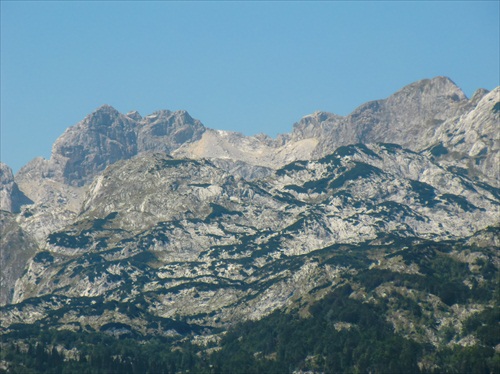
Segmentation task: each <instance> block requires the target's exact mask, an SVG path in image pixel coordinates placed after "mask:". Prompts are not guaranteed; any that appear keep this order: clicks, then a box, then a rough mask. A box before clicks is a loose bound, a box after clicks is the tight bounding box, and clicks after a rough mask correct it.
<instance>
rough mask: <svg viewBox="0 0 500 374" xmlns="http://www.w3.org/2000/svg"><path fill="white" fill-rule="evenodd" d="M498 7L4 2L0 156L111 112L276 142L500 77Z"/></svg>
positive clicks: (48, 141)
mask: <svg viewBox="0 0 500 374" xmlns="http://www.w3.org/2000/svg"><path fill="white" fill-rule="evenodd" d="M499 4H500V3H499V2H498V1H489V2H479V1H471V2H467V1H456V2H455V1H443V2H432V1H425V2H403V1H387V2H383V1H368V2H341V1H334V2H300V1H295V2H284V1H276V2H257V1H255V2H229V1H227V2H226V1H221V2H166V1H165V2H162V1H155V2H134V1H125V2H119V1H109V2H98V1H87V2H86V1H82V2H63V1H54V2H43V1H40V2H21V1H1V55H0V57H1V65H0V66H1V160H2V162H5V163H7V164H8V165H9V166H11V167H12V168H13V169H14V170H15V171H17V170H18V169H19V168H20V167H21V166H23V165H24V164H26V163H27V162H28V161H29V160H31V159H32V158H34V157H36V156H43V157H46V158H48V157H50V150H51V145H52V143H53V142H54V141H55V139H56V138H57V137H58V136H59V135H61V134H62V132H63V131H64V130H65V129H66V128H67V127H69V126H71V125H74V124H75V123H77V122H79V121H80V120H81V119H83V118H84V117H85V116H86V115H87V114H89V113H90V112H92V111H93V110H94V109H96V108H97V107H99V106H100V105H102V104H109V105H112V106H114V107H115V108H116V109H118V110H119V111H121V112H124V113H125V112H127V111H129V110H132V109H135V110H138V111H139V112H140V113H141V114H142V115H147V114H150V113H152V112H154V111H155V110H159V109H170V110H178V109H185V110H187V111H188V112H189V113H190V114H191V115H192V116H193V117H195V118H198V119H200V120H201V121H202V122H203V123H204V124H205V126H207V127H211V128H216V129H224V130H234V131H240V132H243V133H244V134H247V135H253V134H256V133H259V132H264V133H267V134H269V135H271V136H275V135H276V134H278V133H283V132H289V131H290V130H291V128H292V125H293V123H294V122H296V121H298V120H299V119H300V118H301V117H302V116H304V115H307V114H309V113H312V112H314V111H316V110H322V111H329V112H333V113H337V114H341V115H345V114H349V113H350V112H351V111H352V110H354V109H355V108H356V107H357V106H358V105H360V104H362V103H364V102H366V101H369V100H375V99H380V98H384V97H387V96H388V95H390V94H392V93H393V92H395V91H397V90H398V89H400V88H401V87H403V86H405V85H407V84H409V83H412V82H414V81H417V80H420V79H423V78H431V77H434V76H437V75H445V76H448V77H450V78H451V79H452V80H453V81H454V82H455V83H456V84H457V85H458V86H460V87H461V88H462V89H463V90H464V92H465V93H466V94H467V95H468V96H471V95H472V94H473V92H474V91H475V90H476V89H477V88H480V87H484V88H487V89H492V88H494V87H496V86H498V85H499V84H500V83H499V70H500V62H499V54H500V52H499V45H500V41H499V34H500V26H499V13H500V9H499V6H500V5H499Z"/></svg>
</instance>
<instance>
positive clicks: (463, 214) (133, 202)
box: [3, 144, 500, 330]
mask: <svg viewBox="0 0 500 374" xmlns="http://www.w3.org/2000/svg"><path fill="white" fill-rule="evenodd" d="M496 193H497V191H496V190H494V189H492V188H491V187H488V186H487V185H484V186H483V185H479V184H475V183H474V182H473V181H472V180H471V179H469V178H468V177H467V176H464V175H459V174H456V173H454V172H453V171H449V170H446V169H443V168H441V167H440V166H438V165H437V164H435V163H433V162H432V161H430V160H429V159H428V158H427V157H425V156H423V155H419V154H417V153H414V152H411V151H408V150H405V149H403V148H402V147H399V146H396V145H391V144H376V145H371V146H365V145H354V146H346V147H340V148H339V149H338V150H337V151H336V152H335V153H333V154H332V155H329V156H327V157H325V158H322V159H320V160H317V161H300V162H295V163H292V164H289V165H287V166H286V167H284V168H282V169H279V170H278V171H276V172H275V173H273V174H272V175H271V176H269V177H267V178H266V179H264V180H260V181H254V182H252V183H249V182H247V181H245V180H244V179H242V178H235V177H233V176H231V175H229V174H228V173H226V172H224V171H223V170H221V169H218V168H217V167H215V166H214V165H213V164H212V163H211V162H209V161H206V160H199V161H196V160H189V159H173V158H171V157H168V156H166V155H161V154H157V155H146V154H145V155H141V156H138V157H135V158H133V159H131V160H128V161H120V162H118V163H115V164H114V165H112V166H111V167H109V168H108V169H106V171H105V172H104V173H103V174H101V175H100V176H99V177H97V178H96V179H95V180H94V182H93V183H92V184H91V185H90V186H89V188H88V190H87V193H86V196H85V199H84V202H83V204H82V210H81V213H80V214H79V216H78V217H77V218H76V220H75V221H74V222H73V223H72V224H71V225H68V226H66V227H65V228H64V229H63V230H60V231H57V232H53V233H51V234H49V236H48V240H47V242H46V244H45V246H44V248H43V249H42V251H41V252H39V253H38V254H37V255H36V256H35V257H34V258H33V260H31V261H30V263H29V264H28V266H27V272H26V273H25V274H24V275H23V276H22V277H21V279H20V280H19V281H18V282H17V284H16V287H15V292H14V296H13V302H14V303H20V302H22V301H23V300H27V299H28V298H32V297H43V296H44V295H47V296H48V295H54V296H57V297H58V298H64V300H70V299H73V298H81V297H87V298H90V299H89V300H95V301H96V302H99V303H105V304H106V303H110V302H120V303H132V304H135V303H137V302H138V300H139V298H140V299H141V300H142V301H141V303H143V304H144V308H145V309H144V310H145V311H147V313H149V314H150V315H152V316H154V317H155V318H174V317H175V316H185V317H189V318H194V320H195V321H196V323H197V324H200V325H207V326H221V325H225V324H228V323H233V322H234V321H240V320H244V319H247V318H250V319H260V318H262V317H264V316H266V315H268V314H269V313H270V312H272V311H273V310H275V309H277V308H282V307H284V306H286V305H292V304H293V302H294V300H296V299H297V298H301V297H307V295H308V294H309V293H310V292H311V290H312V289H313V288H316V287H326V286H327V285H331V284H332V282H333V284H336V283H338V282H340V281H342V280H343V279H344V278H345V277H346V276H347V274H348V273H349V272H350V271H352V269H351V268H349V267H347V268H345V267H321V266H318V264H317V263H315V262H314V261H313V257H314V256H316V253H318V251H327V252H328V251H330V250H331V248H334V247H335V246H339V245H356V244H357V243H374V242H376V241H377V240H380V239H381V238H383V237H387V236H388V237H392V238H393V239H391V240H393V241H394V240H397V241H401V240H404V239H405V238H420V240H432V241H442V240H458V239H461V238H465V237H469V236H471V235H474V234H475V233H476V232H479V231H481V230H486V229H487V228H488V227H489V226H492V225H495V224H496V223H497V218H498V217H497V211H498V208H499V206H500V200H499V198H498V195H496ZM382 240H386V239H382ZM292 265H293V271H292V270H291V269H292V268H290V267H289V266H292ZM271 269H273V270H271ZM287 295H288V296H287ZM290 295H293V297H292V296H290ZM18 308H21V310H19V309H18ZM54 308H56V309H58V308H59V307H57V306H55V307H54ZM9 310H10V312H8V313H7V314H6V315H5V318H4V319H3V321H4V322H3V323H4V327H8V325H9V324H10V323H13V322H14V321H15V318H14V316H15V315H18V314H19V313H21V314H22V313H23V312H22V307H16V308H14V309H9ZM49 310H50V307H49ZM46 313H48V311H45V312H44V313H41V314H40V318H44V316H46V315H47V314H46ZM68 313H69V314H64V313H63V314H61V313H59V315H61V319H60V320H59V321H58V322H57V323H63V322H64V323H69V322H71V323H81V321H83V319H82V318H84V317H83V316H82V315H78V316H76V315H72V314H71V313H70V312H68ZM115 317H116V316H114V317H113V316H109V315H106V316H103V317H97V318H94V324H95V325H96V326H100V325H103V324H105V323H110V322H111V321H115V322H116V320H115ZM79 321H80V322H79ZM130 324H131V326H133V328H136V329H138V330H141V329H142V328H141V327H140V326H139V325H137V326H136V325H135V323H134V322H132V321H130Z"/></svg>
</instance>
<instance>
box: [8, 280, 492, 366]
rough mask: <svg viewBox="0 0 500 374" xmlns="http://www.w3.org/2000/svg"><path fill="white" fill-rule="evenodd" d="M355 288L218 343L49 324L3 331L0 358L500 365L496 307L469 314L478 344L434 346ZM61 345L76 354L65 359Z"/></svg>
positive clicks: (61, 362) (244, 327)
mask: <svg viewBox="0 0 500 374" xmlns="http://www.w3.org/2000/svg"><path fill="white" fill-rule="evenodd" d="M351 292H352V289H351V288H350V286H348V285H346V286H344V287H341V288H339V289H337V290H336V291H335V292H333V293H332V294H330V295H329V296H327V297H326V298H325V299H323V300H321V301H319V302H317V303H316V304H314V305H313V306H312V307H310V310H309V312H310V314H311V316H310V317H308V318H302V317H300V316H299V315H298V314H296V313H283V312H276V313H273V314H272V315H270V316H268V317H266V318H264V319H262V320H260V321H255V322H251V321H250V322H246V323H243V324H240V325H238V326H236V327H235V328H233V329H231V330H229V332H228V333H227V334H225V336H224V338H223V339H222V341H221V342H220V343H219V344H218V347H217V349H212V350H210V347H200V346H197V345H194V344H192V343H191V342H190V341H189V340H188V339H184V340H181V341H178V340H177V341H176V340H173V339H166V338H151V339H149V340H147V341H141V340H135V339H130V338H127V339H117V338H114V337H112V336H109V335H106V334H104V333H97V332H81V333H76V332H69V331H57V330H48V331H42V332H41V333H39V334H38V336H36V334H32V335H31V338H29V339H24V340H23V343H22V344H18V343H16V342H19V339H18V338H19V336H18V338H16V337H15V336H14V335H12V336H10V338H9V336H4V338H8V339H4V343H3V345H2V351H1V356H0V359H1V361H5V362H8V363H9V365H10V367H9V370H8V372H12V373H54V374H56V373H58V374H59V373H89V374H94V373H120V374H122V373H141V374H142V373H151V374H157V373H158V374H160V373H179V372H188V371H189V372H190V373H227V374H233V373H245V374H247V373H291V372H293V371H297V370H303V371H313V372H324V373H368V372H371V373H401V372H405V373H420V372H423V373H433V372H436V373H441V372H445V373H485V374H486V373H500V355H499V354H498V353H495V351H494V349H493V348H492V344H498V343H500V342H499V340H500V337H499V336H495V335H494V334H495V333H496V332H497V331H498V329H497V328H496V327H493V328H492V330H493V332H492V333H489V330H487V329H485V328H484V326H485V325H488V326H498V313H499V310H498V308H489V309H487V310H485V311H484V312H482V313H479V314H476V315H474V317H473V318H470V319H469V320H467V322H466V324H465V326H464V329H466V332H467V333H469V332H479V336H480V337H482V339H484V341H481V342H480V344H478V345H476V346H472V347H460V346H454V347H453V348H449V347H447V348H442V349H440V350H436V348H435V347H433V346H431V345H425V344H419V343H416V342H414V341H412V340H408V339H405V338H403V337H401V336H399V335H397V334H395V333H394V332H393V329H392V326H391V325H389V324H388V323H387V322H386V321H385V317H384V316H385V310H384V308H385V306H382V305H381V306H374V305H372V304H366V303H362V302H360V301H357V300H353V299H352V298H349V295H350V294H351ZM339 321H342V323H340V324H339ZM31 333H32V332H31ZM8 340H10V342H8ZM57 347H65V349H67V350H70V349H72V348H76V350H75V351H77V352H78V354H77V356H75V357H73V358H72V359H70V358H68V357H66V359H65V357H63V355H62V354H61V353H60V352H59V351H58V349H57ZM212 348H214V347H212ZM209 352H210V353H209ZM419 363H420V364H419Z"/></svg>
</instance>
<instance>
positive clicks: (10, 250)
mask: <svg viewBox="0 0 500 374" xmlns="http://www.w3.org/2000/svg"><path fill="white" fill-rule="evenodd" d="M0 248H1V250H2V254H1V256H0V269H2V271H1V272H0V284H1V285H2V287H1V288H0V305H5V304H9V303H10V302H12V295H13V293H14V284H15V283H16V281H17V280H18V279H19V278H20V277H21V275H22V274H23V272H24V270H25V267H26V265H27V263H28V260H30V259H31V258H32V257H33V256H34V255H35V253H36V252H37V250H38V247H37V244H36V241H35V240H34V239H33V238H31V237H30V235H28V234H27V233H26V232H25V231H24V230H23V229H22V228H21V227H20V226H19V224H18V223H17V222H16V219H15V216H14V215H13V214H10V213H7V212H6V211H1V212H0Z"/></svg>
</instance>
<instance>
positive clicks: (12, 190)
mask: <svg viewBox="0 0 500 374" xmlns="http://www.w3.org/2000/svg"><path fill="white" fill-rule="evenodd" d="M32 203H33V201H31V200H30V199H29V198H27V197H26V195H24V194H23V193H22V191H20V190H19V187H18V185H17V183H16V182H15V181H14V175H13V174H12V169H11V168H9V167H8V166H7V165H6V164H4V163H1V162H0V210H5V211H7V212H11V213H19V211H20V209H21V206H22V205H26V204H32Z"/></svg>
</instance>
